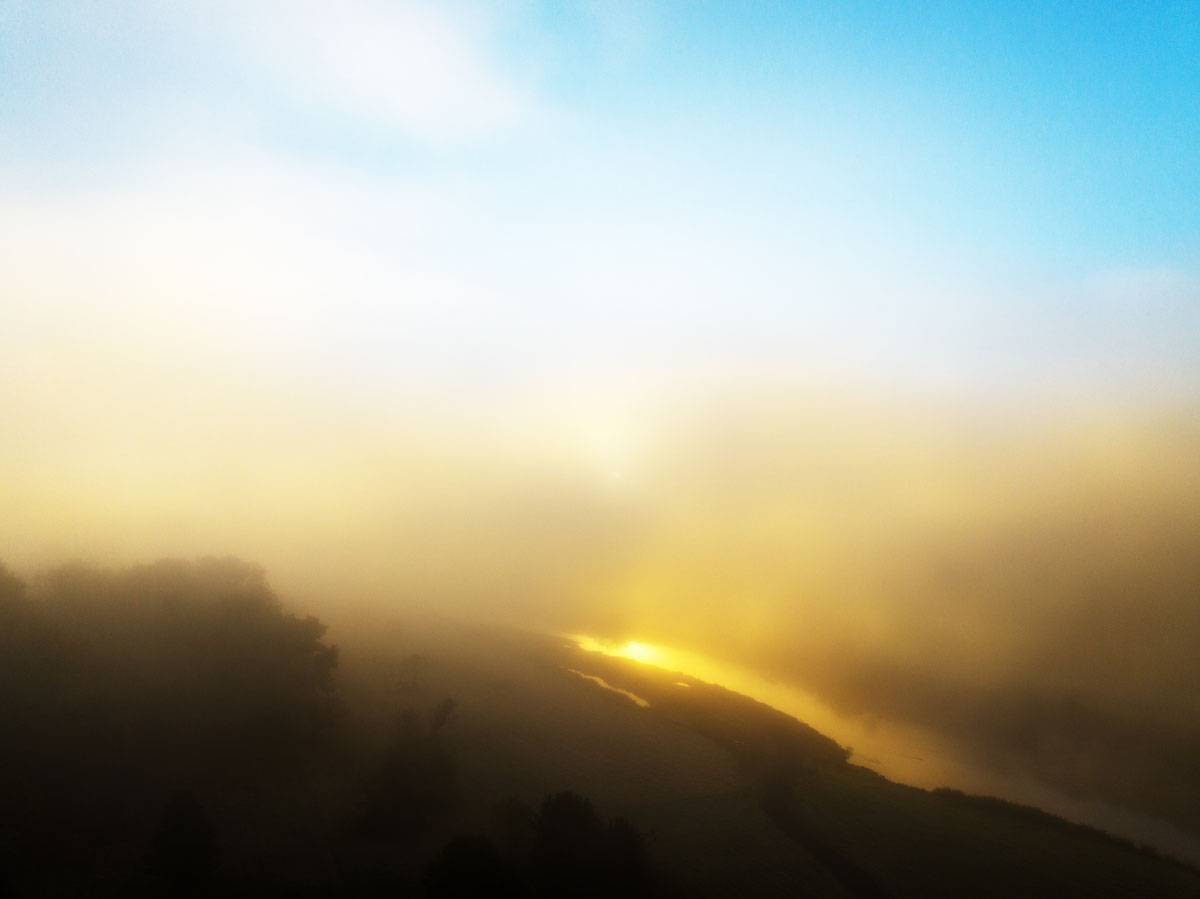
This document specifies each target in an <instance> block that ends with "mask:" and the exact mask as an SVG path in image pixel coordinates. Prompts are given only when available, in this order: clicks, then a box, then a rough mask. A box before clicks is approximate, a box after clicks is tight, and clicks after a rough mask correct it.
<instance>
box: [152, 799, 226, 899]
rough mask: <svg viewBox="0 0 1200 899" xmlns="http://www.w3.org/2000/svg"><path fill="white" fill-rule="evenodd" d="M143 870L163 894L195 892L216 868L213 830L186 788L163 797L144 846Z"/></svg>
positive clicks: (206, 884)
mask: <svg viewBox="0 0 1200 899" xmlns="http://www.w3.org/2000/svg"><path fill="white" fill-rule="evenodd" d="M146 870H147V872H148V873H149V874H150V875H151V876H152V877H153V878H154V879H155V880H156V881H157V882H158V883H159V885H160V886H162V887H163V888H164V894H165V895H171V896H197V895H201V894H203V893H205V892H206V891H207V890H208V888H209V887H210V886H211V884H212V882H213V879H214V876H215V874H216V870H217V839H216V830H215V829H214V827H213V825H212V822H211V821H210V820H209V817H208V814H207V813H206V812H205V811H204V807H203V806H202V805H200V803H199V802H198V801H197V799H196V797H195V796H194V795H193V794H192V793H191V792H188V791H186V790H181V791H179V792H177V793H175V794H173V795H172V796H171V797H170V799H168V800H167V804H166V807H165V808H164V809H163V813H162V817H161V818H160V819H159V822H158V826H157V827H156V828H155V830H154V835H153V836H152V837H151V838H150V845H149V847H148V848H147V850H146Z"/></svg>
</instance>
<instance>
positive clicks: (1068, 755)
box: [0, 0, 1200, 895]
mask: <svg viewBox="0 0 1200 899" xmlns="http://www.w3.org/2000/svg"><path fill="white" fill-rule="evenodd" d="M1197 197H1200V7H1197V6H1196V5H1195V4H1187V3H1180V4H1171V3H1162V4H1149V5H1140V4H1125V5H1120V4H1112V5H1110V4H1104V3H1097V4H1086V5H1076V4H1065V3H1064V4H1045V5H1034V4H1024V3H1012V4H1006V3H1000V4H990V5H979V6H974V5H958V4H940V3H933V4H924V5H917V6H908V5H901V4H888V3H881V4H877V5H867V6H861V5H842V4H824V3H816V4H774V3H762V4H732V3H731V4H719V3H711V4H683V3H678V4H676V3H646V4H632V3H631V4H623V3H616V2H613V3H609V2H580V3H573V4H565V3H564V4H558V3H535V2H513V3H498V4H492V3H482V2H481V3H464V4H457V3H454V4H442V3H436V4H433V3H431V4H424V3H409V2H383V0H379V2H370V0H366V2H354V3H337V4H323V3H308V2H302V3H289V4H276V3H270V2H261V3H232V2H229V3H226V2H213V3H204V4H193V5H186V4H157V3H149V2H147V3H133V2H130V3H125V2H122V3H107V4H87V3H58V2H50V3H46V2H36V3H35V2H23V0H8V2H3V3H0V562H3V563H4V565H5V566H6V567H7V569H8V570H9V571H11V572H13V573H14V575H15V576H17V577H19V578H20V579H21V580H22V581H23V582H25V583H28V584H30V585H31V593H32V594H36V593H37V591H38V589H43V590H44V589H45V586H44V585H45V583H48V581H45V579H44V573H45V572H47V571H51V570H54V569H55V567H56V566H59V565H61V564H63V563H66V562H83V563H86V564H88V565H94V566H100V567H101V568H113V569H114V570H115V569H123V568H126V567H128V566H131V565H137V564H140V563H148V562H153V561H154V560H157V559H161V558H177V559H197V558H202V557H226V556H235V557H238V558H241V559H246V560H250V561H252V562H254V563H257V564H258V565H261V566H262V568H263V570H265V572H266V578H267V580H268V581H269V583H270V585H271V586H272V587H273V588H274V590H275V591H276V592H277V593H278V594H279V595H280V596H281V597H284V598H285V599H286V601H287V603H288V604H289V605H290V606H291V607H294V608H296V609H298V610H299V611H301V612H302V613H303V614H306V615H307V614H311V615H315V616H318V617H319V618H320V619H321V620H322V621H323V622H326V623H327V624H328V625H329V626H330V638H331V639H332V640H333V641H334V642H337V643H339V644H340V645H341V646H342V648H343V655H344V656H345V655H346V654H347V653H350V652H351V650H350V649H349V644H347V642H346V641H347V640H349V641H351V643H352V642H353V637H352V636H347V635H352V634H354V633H355V632H357V629H368V630H369V629H370V628H371V627H372V625H371V622H372V621H376V620H385V619H386V620H391V617H400V618H403V617H404V616H406V615H422V616H425V615H436V616H443V617H444V618H445V619H446V620H450V621H465V622H469V623H470V624H471V626H472V627H484V628H497V629H505V631H504V632H505V633H508V630H507V629H514V628H515V629H518V630H520V631H528V632H533V633H535V634H538V635H545V636H550V637H560V636H565V635H577V636H578V635H587V637H588V638H589V640H590V641H591V642H592V644H593V645H594V646H595V647H605V648H607V649H608V650H609V651H610V652H613V653H615V654H616V655H618V656H619V655H622V650H621V647H623V646H626V645H627V644H628V643H629V641H634V642H635V645H637V646H644V647H646V651H645V653H641V652H640V651H626V652H624V655H626V656H628V657H630V658H635V659H637V658H638V656H639V654H641V655H644V656H645V657H644V658H641V659H638V660H639V661H650V662H651V663H652V664H653V663H654V662H655V657H657V658H659V659H660V661H661V664H662V666H663V667H667V668H669V669H672V670H673V669H675V668H678V670H680V671H683V673H685V674H687V675H690V676H693V677H695V678H699V679H700V680H702V681H713V682H715V683H717V684H721V685H723V686H727V687H729V688H730V689H733V690H736V691H738V692H743V693H749V694H750V695H751V696H752V697H753V698H756V699H760V700H762V701H763V702H766V703H768V704H771V705H775V706H777V707H779V708H781V709H782V710H783V711H785V712H788V713H789V714H795V715H797V716H799V717H801V718H802V719H804V718H805V715H804V714H802V711H803V709H808V710H809V713H808V714H809V716H810V717H809V719H808V720H807V723H808V724H811V725H812V726H813V727H816V728H817V729H818V730H820V731H822V732H823V733H825V734H826V735H827V736H829V737H831V738H833V739H834V740H836V741H838V742H839V743H841V744H842V745H844V746H849V747H850V748H851V751H852V753H853V755H852V756H851V759H852V761H855V762H857V763H858V764H861V765H865V766H867V767H870V768H873V769H875V770H877V771H879V772H880V773H882V774H884V775H886V776H887V777H890V778H893V779H896V780H899V781H901V782H904V783H911V784H915V785H916V786H919V787H922V788H933V787H938V786H951V787H957V788H960V789H966V790H972V791H975V792H980V793H985V794H991V795H997V796H1000V797H1001V798H1004V799H1011V800H1014V801H1018V802H1022V803H1030V804H1034V805H1038V806H1041V807H1043V808H1046V809H1048V810H1050V811H1053V812H1055V813H1056V814H1062V815H1065V816H1066V817H1068V818H1072V819H1074V820H1083V821H1085V822H1086V823H1089V824H1094V825H1097V826H1100V827H1103V828H1105V829H1107V830H1111V831H1113V832H1114V833H1118V834H1120V835H1122V836H1128V837H1131V838H1133V839H1135V840H1137V841H1140V842H1147V843H1150V844H1151V845H1153V846H1156V847H1157V848H1158V849H1160V850H1163V851H1166V852H1169V853H1171V854H1175V855H1178V856H1180V857H1182V858H1187V859H1191V860H1193V861H1195V860H1197V859H1200V801H1197V797H1198V796H1200V767H1198V765H1197V759H1200V690H1197V684H1200V654H1198V653H1197V651H1196V649H1197V646H1198V645H1200V592H1198V591H1200V586H1198V585H1200V462H1198V460H1200V204H1198V203H1197V202H1196V198H1197ZM114 576H115V575H114ZM40 578H41V579H42V580H39V579H40ZM38 584H43V587H42V588H38V586H37V585H38ZM0 586H2V584H0ZM0 592H2V591H0ZM585 648H586V647H585ZM689 659H690V660H691V662H690V663H689V665H690V667H689V665H685V661H686V660H689ZM672 660H673V661H674V664H673V665H672V664H667V662H669V661H672ZM571 670H574V669H571ZM577 673H578V672H577ZM605 677H608V675H605ZM739 678H740V680H738V679H739ZM755 685H758V688H757V695H756V687H755ZM685 686H686V684H685ZM625 689H626V690H630V689H633V688H632V687H628V686H627V687H625ZM634 692H635V693H636V692H637V691H636V690H634ZM767 694H770V695H767ZM638 695H639V696H640V695H641V694H638ZM647 695H649V694H647ZM786 696H792V697H793V698H794V699H795V703H802V702H803V703H808V704H809V705H807V706H803V707H802V706H801V705H798V704H797V705H793V706H792V707H785V703H786V702H787V701H789V700H787V699H786V698H782V697H786ZM796 697H802V698H796ZM458 699H459V702H460V705H462V706H463V707H464V709H465V708H466V706H465V705H463V703H462V697H461V696H460V697H458ZM654 702H655V700H654V699H653V698H651V700H650V704H651V705H652V706H653V705H654ZM461 714H462V715H464V716H465V715H467V712H466V711H465V710H464V711H463V712H462V713H461ZM816 716H820V720H817V717H816ZM439 721H440V719H439ZM437 726H440V723H439V724H438V725H437ZM436 729H437V727H435V728H434V730H435V731H436ZM635 823H636V817H635ZM816 854H817V856H818V857H819V856H820V853H819V852H818V853H816ZM2 861H3V859H2V858H0V862H2ZM868 867H869V866H868ZM832 870H834V871H835V874H837V868H836V865H835V866H833V868H832ZM427 876H431V875H427ZM838 876H839V877H842V879H841V881H840V882H841V884H842V887H840V888H846V889H849V890H850V892H851V893H853V892H854V889H853V888H852V887H853V882H854V881H853V877H850V878H849V879H847V878H846V877H843V876H842V875H838ZM0 883H3V880H2V871H0ZM846 884H850V885H851V886H850V887H847V886H846ZM430 889H433V888H432V887H431V888H430ZM431 894H432V893H431ZM813 894H814V895H819V894H821V893H820V892H819V891H817V892H814V893H813ZM857 894H858V895H875V894H872V893H870V892H869V891H863V890H862V889H860V890H859V892H858V893H857ZM30 895H41V894H40V893H35V892H30ZM47 895H49V893H47ZM364 895H365V894H364ZM438 895H442V894H438ZM446 895H450V894H449V893H447V894H446ZM454 895H458V894H454ZM589 895H590V894H589ZM606 895H607V894H606ZM828 895H835V893H829V894H828Z"/></svg>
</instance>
